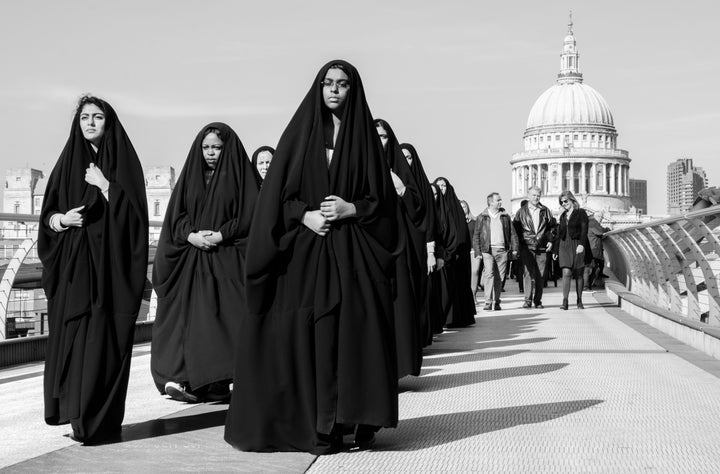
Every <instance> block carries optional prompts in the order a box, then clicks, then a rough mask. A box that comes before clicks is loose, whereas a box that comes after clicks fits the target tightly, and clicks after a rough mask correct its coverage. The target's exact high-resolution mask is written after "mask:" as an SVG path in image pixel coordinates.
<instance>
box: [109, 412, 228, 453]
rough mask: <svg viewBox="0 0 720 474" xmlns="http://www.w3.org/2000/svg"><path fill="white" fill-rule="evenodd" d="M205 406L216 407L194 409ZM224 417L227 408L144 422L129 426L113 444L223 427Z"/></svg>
mask: <svg viewBox="0 0 720 474" xmlns="http://www.w3.org/2000/svg"><path fill="white" fill-rule="evenodd" d="M207 406H210V407H213V406H215V407H217V406H216V405H204V406H203V405H196V407H197V408H199V409H202V408H204V407H207ZM220 406H222V405H220ZM193 411H196V409H195V407H193ZM226 416H227V408H226V407H225V408H222V409H216V410H214V411H209V410H202V412H201V413H196V414H192V415H183V416H174V415H173V416H170V417H165V418H158V419H155V420H149V421H144V422H142V423H137V424H134V425H130V426H128V427H127V428H125V429H123V431H122V433H121V435H120V439H118V440H117V441H115V442H116V443H127V442H129V441H138V440H142V439H149V438H156V437H158V436H170V435H175V434H179V433H187V432H189V431H197V430H204V429H207V428H214V427H216V426H224V425H225V417H226ZM106 444H109V443H106Z"/></svg>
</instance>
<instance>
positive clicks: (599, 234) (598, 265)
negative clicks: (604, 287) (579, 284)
mask: <svg viewBox="0 0 720 474" xmlns="http://www.w3.org/2000/svg"><path fill="white" fill-rule="evenodd" d="M586 212H587V211H586ZM604 218H605V211H604V210H602V209H601V210H599V211H596V212H593V213H588V243H589V244H590V252H592V262H591V263H590V264H589V265H588V266H587V267H586V269H585V273H586V280H587V289H588V290H591V289H592V288H593V285H594V284H596V283H598V282H602V278H603V277H602V275H603V268H605V257H604V254H603V250H604V249H603V239H604V238H605V233H606V232H610V228H609V227H603V226H602V221H603V219H604ZM601 284H602V283H601Z"/></svg>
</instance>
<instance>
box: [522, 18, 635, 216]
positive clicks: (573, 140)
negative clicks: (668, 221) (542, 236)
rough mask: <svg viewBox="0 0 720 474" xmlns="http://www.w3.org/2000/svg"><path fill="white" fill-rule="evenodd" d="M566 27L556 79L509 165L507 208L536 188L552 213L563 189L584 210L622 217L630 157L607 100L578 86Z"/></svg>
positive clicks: (532, 115)
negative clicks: (619, 139) (620, 140)
mask: <svg viewBox="0 0 720 474" xmlns="http://www.w3.org/2000/svg"><path fill="white" fill-rule="evenodd" d="M572 26H573V24H572V19H571V20H570V22H569V24H568V34H567V36H566V37H565V40H564V44H563V50H562V53H561V55H560V72H559V73H558V77H557V81H556V83H555V85H553V86H552V87H550V88H549V89H548V90H546V91H545V92H544V93H543V94H542V95H541V96H540V97H539V98H538V99H537V100H536V101H535V104H534V105H533V107H532V109H531V110H530V115H529V117H528V120H527V126H526V128H525V133H524V135H523V144H524V150H523V151H521V152H519V153H515V154H514V155H513V157H512V159H511V161H510V164H511V166H512V210H513V212H515V211H517V210H518V209H519V208H520V205H521V203H522V201H523V200H524V199H526V196H527V192H528V189H529V188H530V187H532V186H538V187H540V189H541V190H542V199H541V200H542V203H543V204H545V205H546V206H548V207H549V208H550V209H552V210H553V211H555V212H556V211H558V210H559V204H558V197H559V195H560V193H561V192H562V191H563V190H566V189H567V190H570V191H572V192H573V194H574V195H575V196H576V198H577V199H578V201H579V202H580V204H581V205H582V207H584V208H587V209H591V210H600V209H604V210H607V211H610V212H611V213H616V214H625V213H628V211H629V210H630V207H631V199H630V156H629V154H628V152H627V151H626V150H622V149H620V148H618V146H617V137H618V133H617V130H616V129H615V124H614V121H613V116H612V113H611V112H610V107H609V106H608V104H607V102H606V101H605V99H604V98H603V97H602V96H601V95H600V93H598V92H597V91H596V90H595V89H593V88H592V87H590V86H589V85H587V84H586V83H584V82H583V76H582V74H581V73H580V69H579V65H578V61H579V57H580V56H579V53H578V50H577V42H576V40H575V36H574V34H573V30H572Z"/></svg>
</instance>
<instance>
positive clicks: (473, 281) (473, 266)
mask: <svg viewBox="0 0 720 474" xmlns="http://www.w3.org/2000/svg"><path fill="white" fill-rule="evenodd" d="M460 205H461V206H462V208H463V212H464V213H465V222H467V226H468V233H469V234H470V238H471V239H472V236H473V235H475V225H476V224H477V218H476V217H475V216H474V215H473V214H472V212H471V211H470V205H469V204H468V203H467V201H460ZM482 264H483V261H482V256H480V255H478V254H476V253H475V248H474V247H473V246H470V291H472V296H473V300H474V301H475V302H476V303H477V302H478V300H477V289H478V283H479V281H480V278H479V277H480V272H481V271H482Z"/></svg>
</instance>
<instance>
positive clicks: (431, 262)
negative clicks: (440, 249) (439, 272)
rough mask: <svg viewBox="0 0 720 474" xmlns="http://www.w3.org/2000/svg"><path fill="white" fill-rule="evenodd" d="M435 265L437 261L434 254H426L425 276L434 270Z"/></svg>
mask: <svg viewBox="0 0 720 474" xmlns="http://www.w3.org/2000/svg"><path fill="white" fill-rule="evenodd" d="M436 265H437V260H436V259H435V254H434V253H428V256H427V274H428V275H430V273H432V271H433V270H435V266H436Z"/></svg>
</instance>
